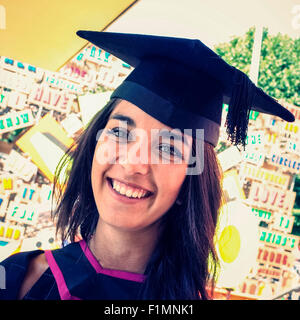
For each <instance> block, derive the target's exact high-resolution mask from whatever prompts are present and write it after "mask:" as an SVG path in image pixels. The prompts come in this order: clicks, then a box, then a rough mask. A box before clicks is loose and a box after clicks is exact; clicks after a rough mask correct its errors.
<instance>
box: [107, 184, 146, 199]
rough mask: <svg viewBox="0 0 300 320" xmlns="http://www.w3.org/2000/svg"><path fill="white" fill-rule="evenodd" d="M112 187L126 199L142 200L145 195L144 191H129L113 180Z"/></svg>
mask: <svg viewBox="0 0 300 320" xmlns="http://www.w3.org/2000/svg"><path fill="white" fill-rule="evenodd" d="M112 186H113V189H115V190H116V191H117V192H118V193H120V194H122V195H124V196H126V197H128V198H139V199H140V198H142V197H144V196H145V195H146V193H147V192H146V191H144V190H137V189H134V190H133V189H131V188H128V189H127V187H126V186H125V185H121V186H120V185H119V183H118V182H117V181H115V180H112Z"/></svg>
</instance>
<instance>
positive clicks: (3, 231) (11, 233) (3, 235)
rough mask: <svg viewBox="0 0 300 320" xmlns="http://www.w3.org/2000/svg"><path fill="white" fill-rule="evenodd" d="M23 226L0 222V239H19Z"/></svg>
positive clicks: (22, 232) (21, 235)
mask: <svg viewBox="0 0 300 320" xmlns="http://www.w3.org/2000/svg"><path fill="white" fill-rule="evenodd" d="M24 230H25V229H24V227H22V226H16V225H12V224H11V223H4V222H0V241H11V240H16V241H19V240H21V238H22V237H23V234H24Z"/></svg>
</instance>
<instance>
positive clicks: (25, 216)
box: [6, 201, 39, 225]
mask: <svg viewBox="0 0 300 320" xmlns="http://www.w3.org/2000/svg"><path fill="white" fill-rule="evenodd" d="M38 214H39V209H38V206H32V205H26V204H22V203H16V202H15V201H14V202H11V203H10V204H9V206H8V208H7V213H6V219H7V220H8V221H15V222H18V223H21V224H23V223H24V224H30V225H35V224H36V222H37V218H38Z"/></svg>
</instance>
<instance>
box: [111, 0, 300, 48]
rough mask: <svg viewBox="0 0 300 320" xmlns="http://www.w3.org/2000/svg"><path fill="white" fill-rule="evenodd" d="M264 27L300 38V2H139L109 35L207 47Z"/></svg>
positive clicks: (264, 0)
mask: <svg viewBox="0 0 300 320" xmlns="http://www.w3.org/2000/svg"><path fill="white" fill-rule="evenodd" d="M259 24H262V25H263V26H265V27H268V28H269V33H271V34H277V33H278V32H280V33H283V34H288V35H289V36H291V37H293V38H297V37H299V35H300V0H251V1H249V0H183V1H179V0H139V1H138V2H137V3H136V4H135V5H134V6H132V7H131V8H130V9H129V10H128V11H127V12H126V13H125V14H124V15H123V16H121V17H120V18H119V19H118V20H117V21H116V22H114V23H113V24H112V25H111V26H110V27H109V28H108V29H107V30H106V31H111V32H127V33H145V34H155V35H166V36H176V37H186V38H196V39H200V40H201V41H202V42H204V43H205V44H206V45H207V46H209V47H213V46H214V45H215V44H218V43H221V42H227V41H229V40H230V39H231V38H232V37H233V36H239V35H243V34H244V33H245V32H246V31H247V30H248V29H249V28H250V27H251V26H254V25H259Z"/></svg>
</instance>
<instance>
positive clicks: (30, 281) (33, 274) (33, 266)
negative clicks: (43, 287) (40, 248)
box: [18, 253, 49, 299]
mask: <svg viewBox="0 0 300 320" xmlns="http://www.w3.org/2000/svg"><path fill="white" fill-rule="evenodd" d="M48 267H49V265H48V262H47V260H46V257H45V254H44V253H41V254H39V255H38V256H36V257H34V258H32V259H31V261H30V262H29V265H28V270H27V273H26V275H25V278H24V280H23V283H22V285H21V288H20V292H19V297H18V298H19V299H23V297H24V296H25V295H26V293H27V292H28V291H29V290H30V289H31V288H32V287H33V285H34V284H35V283H36V282H37V281H38V279H39V278H40V277H41V275H42V274H43V273H44V272H45V271H46V270H47V269H48Z"/></svg>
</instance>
